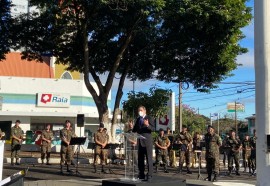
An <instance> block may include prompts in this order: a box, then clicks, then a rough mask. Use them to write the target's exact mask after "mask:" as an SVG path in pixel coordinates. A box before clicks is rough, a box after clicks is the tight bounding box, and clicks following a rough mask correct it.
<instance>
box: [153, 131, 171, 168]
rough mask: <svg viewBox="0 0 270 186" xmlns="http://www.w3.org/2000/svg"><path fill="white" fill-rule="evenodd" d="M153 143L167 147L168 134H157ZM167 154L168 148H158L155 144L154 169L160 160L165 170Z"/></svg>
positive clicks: (168, 141)
mask: <svg viewBox="0 0 270 186" xmlns="http://www.w3.org/2000/svg"><path fill="white" fill-rule="evenodd" d="M155 143H157V144H159V145H160V146H161V147H167V146H168V144H169V143H170V140H169V138H168V136H165V135H164V136H160V135H158V136H157V137H156V139H155ZM167 156H168V149H166V150H164V149H160V148H158V147H157V146H156V171H157V167H158V164H159V163H160V162H161V161H162V162H163V164H164V171H167V165H168V161H167Z"/></svg>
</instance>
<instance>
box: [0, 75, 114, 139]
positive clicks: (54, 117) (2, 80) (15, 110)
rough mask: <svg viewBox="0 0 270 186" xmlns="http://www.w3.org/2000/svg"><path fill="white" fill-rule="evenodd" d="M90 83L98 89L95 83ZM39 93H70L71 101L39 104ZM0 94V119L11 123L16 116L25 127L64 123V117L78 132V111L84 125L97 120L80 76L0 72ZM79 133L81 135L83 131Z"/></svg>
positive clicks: (96, 123) (26, 128)
mask: <svg viewBox="0 0 270 186" xmlns="http://www.w3.org/2000/svg"><path fill="white" fill-rule="evenodd" d="M92 85H93V86H94V87H95V89H97V86H96V84H94V83H93V84H92ZM38 93H43V94H47V93H57V94H60V95H61V94H63V95H69V96H70V104H69V106H67V107H54V106H51V107H39V106H38V105H37V102H38V96H37V94H38ZM0 96H1V99H0V100H1V102H0V121H12V123H13V124H14V122H15V120H16V119H20V120H21V122H22V123H21V127H22V128H23V130H24V131H27V130H30V129H31V124H42V125H44V124H45V123H51V124H59V126H61V125H62V126H63V123H64V122H65V120H66V119H69V120H71V122H72V123H73V124H74V127H75V131H76V132H77V133H78V134H79V132H80V130H79V129H78V128H77V127H76V117H77V114H84V115H85V123H86V124H85V125H86V126H87V125H95V126H98V124H99V123H98V111H97V108H96V105H95V102H94V100H93V98H92V96H91V94H90V93H89V91H88V90H87V88H86V86H85V83H84V81H83V80H67V79H48V78H23V77H6V76H2V77H1V76H0ZM110 96H111V95H109V99H108V105H110V101H111V97H110ZM0 128H1V126H0ZM82 130H83V131H84V128H83V129H82ZM81 134H82V135H84V132H81Z"/></svg>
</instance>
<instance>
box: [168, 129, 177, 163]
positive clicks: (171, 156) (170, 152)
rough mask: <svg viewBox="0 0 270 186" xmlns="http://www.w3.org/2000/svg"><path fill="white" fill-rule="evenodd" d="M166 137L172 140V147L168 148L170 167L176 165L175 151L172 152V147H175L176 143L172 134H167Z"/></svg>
mask: <svg viewBox="0 0 270 186" xmlns="http://www.w3.org/2000/svg"><path fill="white" fill-rule="evenodd" d="M166 136H167V137H168V138H169V140H170V146H169V147H168V154H169V162H170V166H173V163H174V161H175V160H174V151H173V150H172V146H173V141H174V136H173V134H172V133H170V134H166Z"/></svg>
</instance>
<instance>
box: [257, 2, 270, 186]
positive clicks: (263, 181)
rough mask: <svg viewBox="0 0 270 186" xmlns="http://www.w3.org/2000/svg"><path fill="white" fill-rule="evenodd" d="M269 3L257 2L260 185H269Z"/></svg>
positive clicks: (258, 174) (258, 179) (258, 163)
mask: <svg viewBox="0 0 270 186" xmlns="http://www.w3.org/2000/svg"><path fill="white" fill-rule="evenodd" d="M269 10H270V3H269V0H258V1H254V30H255V33H254V35H255V42H254V44H255V45H254V48H255V60H254V61H255V87H256V125H255V126H256V130H257V140H256V157H257V159H256V163H257V166H256V167H257V184H256V185H257V186H265V185H269V172H270V154H269V151H268V149H267V145H266V144H267V142H268V141H267V135H269V134H270V122H269V121H270V116H269V112H270V110H269V105H270V91H269V79H270V74H269V73H270V11H269Z"/></svg>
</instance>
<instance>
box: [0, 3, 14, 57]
mask: <svg viewBox="0 0 270 186" xmlns="http://www.w3.org/2000/svg"><path fill="white" fill-rule="evenodd" d="M10 7H11V2H10V1H9V0H1V1H0V61H1V60H3V59H5V54H6V53H7V52H9V50H10V48H9V47H10V26H11V23H12V20H11V15H10Z"/></svg>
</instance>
